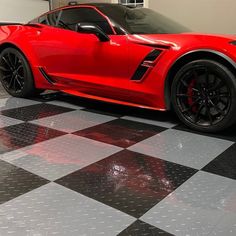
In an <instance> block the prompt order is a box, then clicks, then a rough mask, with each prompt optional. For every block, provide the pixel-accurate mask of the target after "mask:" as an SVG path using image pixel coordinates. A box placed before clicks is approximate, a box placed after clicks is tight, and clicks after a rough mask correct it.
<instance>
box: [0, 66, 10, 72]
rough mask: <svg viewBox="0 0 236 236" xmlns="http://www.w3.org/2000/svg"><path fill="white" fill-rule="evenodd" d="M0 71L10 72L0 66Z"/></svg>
mask: <svg viewBox="0 0 236 236" xmlns="http://www.w3.org/2000/svg"><path fill="white" fill-rule="evenodd" d="M0 71H3V72H10V70H9V69H7V68H6V67H4V66H0Z"/></svg>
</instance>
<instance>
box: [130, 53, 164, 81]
mask: <svg viewBox="0 0 236 236" xmlns="http://www.w3.org/2000/svg"><path fill="white" fill-rule="evenodd" d="M161 53H162V50H158V49H153V50H152V51H151V52H150V53H148V55H147V56H146V57H145V58H144V59H143V60H142V62H141V63H140V64H139V66H138V68H137V70H136V71H135V73H134V75H133V76H132V78H131V80H133V81H140V80H142V78H143V77H144V75H145V74H146V72H147V71H148V70H149V69H150V68H153V67H154V64H155V61H156V59H157V58H158V57H159V55H160V54H161Z"/></svg>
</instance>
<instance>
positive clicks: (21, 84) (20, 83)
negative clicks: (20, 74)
mask: <svg viewBox="0 0 236 236" xmlns="http://www.w3.org/2000/svg"><path fill="white" fill-rule="evenodd" d="M15 80H16V82H17V83H18V84H19V85H20V89H21V88H22V87H23V83H22V82H20V81H19V80H18V78H17V77H16V78H15Z"/></svg>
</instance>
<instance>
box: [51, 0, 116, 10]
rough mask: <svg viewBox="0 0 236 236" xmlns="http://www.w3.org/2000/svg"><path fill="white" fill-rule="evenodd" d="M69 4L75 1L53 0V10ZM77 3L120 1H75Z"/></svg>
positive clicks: (113, 1)
mask: <svg viewBox="0 0 236 236" xmlns="http://www.w3.org/2000/svg"><path fill="white" fill-rule="evenodd" d="M69 2H73V0H51V5H52V9H55V8H58V7H61V6H66V5H68V3H69ZM75 2H77V3H93V2H106V3H117V2H118V0H97V1H96V0H75Z"/></svg>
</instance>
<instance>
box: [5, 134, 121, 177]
mask: <svg viewBox="0 0 236 236" xmlns="http://www.w3.org/2000/svg"><path fill="white" fill-rule="evenodd" d="M120 150H122V149H121V148H119V147H116V146H113V145H109V144H105V143H101V142H98V141H94V140H91V139H87V138H83V137H79V136H75V135H71V134H68V135H65V136H62V137H58V138H54V139H52V140H48V141H45V142H42V143H38V144H35V145H32V146H28V147H25V148H22V149H19V150H16V151H13V152H9V153H6V154H3V155H2V156H1V159H2V160H4V161H7V162H9V163H12V164H14V165H16V166H18V167H21V168H23V169H25V170H28V171H30V172H32V173H34V174H37V175H39V176H41V177H44V178H46V179H48V180H51V181H53V180H56V179H58V178H60V177H62V176H65V175H67V174H70V173H71V172H74V171H76V170H78V169H80V168H83V167H85V166H88V165H89V164H92V163H94V162H97V161H99V160H101V159H103V158H106V157H108V156H110V155H112V154H114V153H116V152H118V151H120Z"/></svg>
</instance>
